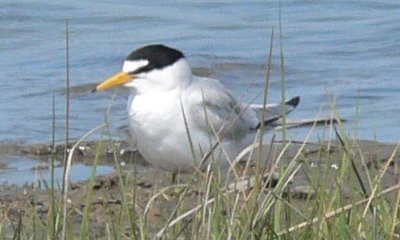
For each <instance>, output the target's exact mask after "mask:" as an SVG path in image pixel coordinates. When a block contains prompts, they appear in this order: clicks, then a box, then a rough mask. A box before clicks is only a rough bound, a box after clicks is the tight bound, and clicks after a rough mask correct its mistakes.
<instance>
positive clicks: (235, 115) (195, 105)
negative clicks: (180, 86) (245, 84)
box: [184, 78, 259, 138]
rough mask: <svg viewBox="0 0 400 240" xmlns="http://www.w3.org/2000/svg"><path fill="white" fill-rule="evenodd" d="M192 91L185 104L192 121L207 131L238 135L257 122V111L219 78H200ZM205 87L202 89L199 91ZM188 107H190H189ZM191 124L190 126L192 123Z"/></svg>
mask: <svg viewBox="0 0 400 240" xmlns="http://www.w3.org/2000/svg"><path fill="white" fill-rule="evenodd" d="M191 88H192V89H193V90H191V91H188V95H187V96H186V101H187V104H190V106H191V107H185V106H184V107H185V111H187V110H188V111H190V112H188V114H187V116H189V117H190V118H191V121H190V122H191V123H193V124H196V127H197V128H200V129H202V130H203V131H204V132H206V133H207V134H212V135H215V133H218V135H219V137H224V138H238V137H242V136H243V135H245V134H246V133H247V132H249V131H251V129H254V127H256V126H257V124H258V122H259V120H258V117H257V114H256V113H255V112H254V111H253V110H252V109H251V108H249V107H246V106H243V105H242V104H240V103H238V102H237V101H236V100H235V98H234V97H233V95H232V93H231V92H230V91H229V90H228V89H226V88H225V87H224V86H223V85H221V84H220V83H219V82H218V81H217V80H214V79H209V78H201V79H199V78H197V81H196V82H194V83H192V86H191ZM199 89H201V91H199ZM186 109H187V110H186ZM189 127H190V126H189Z"/></svg>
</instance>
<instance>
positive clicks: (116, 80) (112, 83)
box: [94, 72, 133, 91]
mask: <svg viewBox="0 0 400 240" xmlns="http://www.w3.org/2000/svg"><path fill="white" fill-rule="evenodd" d="M131 80H133V76H132V75H129V74H128V73H126V72H119V73H117V74H115V75H114V76H112V77H110V78H109V79H107V80H105V81H104V82H102V83H100V84H99V85H97V86H96V88H95V90H94V91H103V90H107V89H110V88H113V87H118V86H121V85H123V84H125V83H127V82H129V81H131Z"/></svg>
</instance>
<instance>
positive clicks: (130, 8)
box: [0, 0, 400, 143]
mask: <svg viewBox="0 0 400 240" xmlns="http://www.w3.org/2000/svg"><path fill="white" fill-rule="evenodd" d="M399 10H400V3H398V1H395V0H392V1H335V3H333V1H282V30H283V32H282V34H283V51H284V56H285V58H284V60H285V79H286V81H287V89H286V90H287V96H294V95H301V96H302V100H301V104H300V106H299V107H298V109H297V110H296V111H295V112H293V115H291V117H292V118H309V117H316V116H317V115H318V113H319V112H320V108H321V106H323V107H324V109H325V110H324V112H326V111H327V108H326V106H329V105H330V102H331V101H333V100H332V99H335V101H336V103H337V110H338V112H339V113H340V115H341V116H342V117H343V118H345V119H347V120H348V122H347V123H346V127H347V130H348V132H349V133H350V134H352V135H355V134H357V136H358V137H361V138H366V139H374V138H376V139H377V140H380V141H385V142H397V141H398V140H399V133H400V124H399V122H400V121H399V116H400V106H399V103H400V94H399V90H400V82H399V81H398V79H397V78H398V77H399V76H400V14H399V12H400V11H399ZM278 16H279V2H278V1H219V2H218V3H214V2H212V1H202V2H198V1H175V2H174V3H170V2H166V1H165V2H164V1H159V2H157V1H134V2H133V1H120V2H118V3H114V2H113V1H100V2H99V1H85V2H82V1H76V0H75V1H65V2H61V1H55V2H53V1H43V0H39V1H10V0H2V1H1V2H0V49H1V53H0V54H1V58H0V88H1V89H2V91H1V94H0V114H1V115H0V142H28V143H30V142H47V141H49V140H50V139H51V129H52V96H54V97H55V102H56V137H57V139H58V140H61V139H63V137H64V112H65V99H64V98H65V79H66V67H65V65H66V60H65V54H66V53H65V22H66V19H69V28H70V34H69V35H70V36H69V39H70V77H71V85H72V86H73V94H72V95H73V97H72V99H71V104H72V106H71V135H72V136H73V137H75V138H77V137H80V136H82V135H83V134H84V133H86V132H87V131H88V130H90V129H92V128H94V127H95V126H97V125H99V124H100V123H102V122H103V120H104V112H105V111H106V108H107V107H108V105H109V104H110V102H111V100H110V99H111V98H112V96H113V93H112V92H106V93H97V94H90V89H91V87H92V86H94V84H95V83H98V82H100V81H102V80H103V79H105V78H106V77H108V76H109V75H111V74H113V73H115V72H116V71H118V70H119V69H120V67H121V63H122V59H123V58H124V57H125V56H126V55H127V54H128V53H129V52H130V51H131V50H133V49H135V48H137V47H140V46H143V45H145V44H148V43H164V44H167V45H171V46H173V47H176V48H179V49H181V50H182V51H184V52H185V53H186V56H187V57H188V58H189V60H190V62H191V64H192V66H193V67H194V68H196V69H197V70H198V71H196V72H200V73H202V74H209V75H210V76H211V77H215V78H219V79H221V80H222V81H223V83H224V84H225V85H227V86H229V87H230V88H232V89H233V91H234V92H235V93H236V95H237V96H238V97H239V99H243V100H244V101H251V100H254V96H258V97H256V98H255V100H254V101H255V102H261V101H262V97H261V93H262V88H263V82H264V75H265V74H264V71H263V65H264V64H265V63H266V61H267V60H266V59H267V48H268V44H269V38H270V36H271V29H272V27H274V28H275V36H276V37H275V41H274V46H275V47H274V69H273V75H272V76H273V78H272V80H271V81H272V82H271V88H270V99H269V100H270V101H279V99H280V95H281V90H280V86H281V83H280V69H279V66H280V62H279V61H280V59H279V41H278V39H279V37H277V36H279V32H278V25H279V21H278ZM257 94H258V95H257ZM125 102H126V96H125V94H123V93H121V92H119V93H117V95H116V97H115V98H114V100H113V104H112V106H113V108H112V116H111V117H110V121H111V124H112V129H114V130H115V131H114V134H115V136H116V137H121V133H120V131H119V130H118V129H119V128H120V127H121V126H123V125H124V124H126V117H125V116H126V115H125ZM355 129H358V130H357V131H356V130H355ZM293 137H294V138H297V139H299V140H301V139H303V138H304V135H303V134H302V132H301V131H300V132H296V131H294V132H293Z"/></svg>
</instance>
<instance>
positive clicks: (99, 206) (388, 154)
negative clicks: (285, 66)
mask: <svg viewBox="0 0 400 240" xmlns="http://www.w3.org/2000/svg"><path fill="white" fill-rule="evenodd" d="M98 145H99V143H98V142H96V141H93V142H85V143H84V144H82V145H81V146H79V147H78V151H77V152H76V153H75V154H74V156H75V158H74V162H75V163H77V162H82V163H85V164H88V165H90V164H93V160H94V158H95V156H96V154H99V155H100V157H99V159H100V163H101V164H108V165H110V166H113V165H114V168H117V167H115V164H118V168H120V169H121V174H117V173H116V172H117V171H116V170H115V171H113V173H111V174H108V175H104V176H97V177H95V178H94V182H93V183H92V184H91V183H90V180H86V181H80V182H75V183H72V184H71V185H70V191H69V193H68V203H67V204H68V209H69V212H70V214H71V217H70V218H69V221H70V222H69V224H70V225H71V229H72V231H73V232H75V233H76V234H78V233H79V231H80V226H81V222H82V218H83V214H84V210H85V208H86V207H88V206H86V205H85V202H86V201H85V199H86V197H87V193H88V191H90V190H91V191H93V196H92V200H91V201H90V211H89V216H90V223H89V225H90V231H91V233H92V234H93V236H98V237H102V236H104V235H105V232H106V229H105V226H106V224H105V223H110V222H115V221H116V220H115V219H117V218H118V217H119V214H120V213H121V211H123V210H122V209H121V207H122V206H123V204H121V203H122V202H123V201H126V199H123V197H122V196H123V195H122V194H121V188H120V183H121V181H122V182H124V184H125V186H131V187H130V193H129V194H130V196H134V198H135V199H136V204H135V206H132V203H129V204H128V206H130V207H132V208H134V209H135V212H136V213H137V214H144V210H145V208H146V206H147V204H148V202H149V200H150V198H151V197H152V196H154V194H156V193H158V192H159V191H160V190H161V189H163V188H166V187H168V186H171V184H172V180H171V179H172V177H171V175H172V174H171V173H168V172H164V171H161V170H158V169H155V168H153V167H151V166H149V165H147V164H146V163H145V161H144V160H143V159H142V158H141V156H140V155H139V154H138V153H137V152H134V151H129V150H128V147H127V145H126V143H124V142H119V141H117V142H110V141H105V142H102V143H101V146H100V147H98ZM348 146H349V147H346V148H344V147H342V145H341V143H340V142H339V141H334V142H329V143H328V142H324V143H319V144H316V143H309V144H306V145H305V147H304V149H303V150H302V151H301V154H298V150H299V149H300V148H301V147H302V143H292V144H291V147H290V149H289V150H288V157H287V159H286V160H284V161H282V162H281V163H280V164H286V165H288V164H289V163H290V161H292V159H293V158H294V156H296V155H297V156H298V158H297V159H296V161H298V162H299V163H301V167H300V169H299V171H298V172H297V173H296V174H295V176H294V178H293V180H292V181H291V187H290V190H288V192H287V195H286V196H288V195H290V196H291V197H292V198H295V199H299V200H300V201H301V200H302V199H307V198H312V197H314V196H315V194H316V193H315V191H314V188H313V186H311V185H310V181H309V180H310V176H313V174H318V172H321V171H324V173H325V174H324V177H326V178H330V177H332V178H333V176H334V175H335V174H339V172H340V167H341V164H342V163H341V161H343V158H344V156H352V157H350V158H351V159H353V161H354V163H355V167H356V168H357V171H359V173H360V175H361V178H362V181H363V182H364V183H365V184H366V185H367V183H368V179H367V177H366V176H367V174H366V172H367V171H368V172H369V174H370V176H371V177H374V176H376V175H377V174H379V170H380V169H381V168H382V167H383V166H384V164H386V163H387V161H388V160H389V159H391V163H390V164H389V168H388V170H387V172H386V174H385V175H384V177H383V185H384V186H383V187H388V186H393V185H395V184H397V183H398V182H399V180H400V172H399V170H400V169H399V163H400V154H399V153H398V152H395V149H396V145H394V144H383V143H378V142H374V141H352V142H350V143H349V144H348ZM69 147H70V146H69ZM274 147H275V148H273V147H270V148H269V149H274V151H269V154H268V158H269V159H270V160H268V161H269V166H271V165H273V162H274V160H275V159H276V158H277V155H278V153H279V152H280V150H281V149H282V144H280V143H277V144H275V145H274ZM64 149H65V148H64V146H63V145H62V144H60V145H57V146H56V147H55V148H53V147H52V146H51V145H50V144H35V145H4V144H3V145H1V146H0V154H8V155H23V156H29V157H31V158H33V159H37V160H38V161H48V159H49V158H52V157H56V158H62V156H63V155H64V151H65V150H64ZM67 151H68V150H67ZM263 157H265V158H267V157H266V156H263ZM115 159H117V162H116V161H115ZM0 167H1V168H4V167H6V166H3V165H0ZM327 171H328V172H329V173H326V172H327ZM132 176H134V177H132ZM188 176H189V175H185V174H181V175H179V176H178V179H177V180H176V181H177V183H178V184H180V183H183V184H185V183H187V179H188ZM274 178H275V180H277V179H279V175H277V174H275V177H274ZM58 184H60V183H58ZM50 186H51V185H50V183H49V182H45V181H42V182H41V183H40V184H37V183H35V184H34V183H27V184H24V185H20V186H18V185H13V184H7V183H3V184H2V185H0V218H1V219H2V222H3V228H4V229H5V230H6V231H5V232H6V233H7V234H8V236H10V238H11V237H12V236H14V235H13V234H14V233H15V226H16V225H17V223H18V221H27V219H29V218H28V217H29V216H30V214H31V213H32V211H34V212H35V213H36V214H37V215H38V217H39V218H40V219H42V221H43V222H44V223H47V221H48V217H49V210H50V208H51V200H50V199H51V194H50V189H51V188H50ZM270 186H271V185H270ZM329 187H334V183H333V184H332V186H329ZM55 189H56V191H55V194H56V199H60V190H59V189H60V185H57V186H56V187H55ZM57 189H58V190H57ZM176 190H177V188H175V187H174V188H173V189H171V190H170V191H166V193H165V196H164V197H161V198H157V200H156V202H154V203H153V204H152V206H153V207H151V208H149V211H148V212H147V215H146V216H147V217H146V220H147V221H148V222H149V223H151V224H150V226H154V229H153V230H154V231H157V229H158V230H159V229H160V228H161V227H162V226H163V224H164V223H165V220H166V218H167V217H168V216H169V214H167V213H170V212H171V211H172V210H173V209H174V206H175V204H176V202H177V201H178V199H177V197H176V196H177V193H176ZM328 190H329V189H327V191H328ZM199 194H202V193H201V192H198V191H197V190H196V188H195V186H193V189H192V193H191V194H187V196H188V197H192V198H198V197H199ZM344 194H345V195H350V194H351V189H350V188H349V189H345V190H344ZM193 202H196V201H193ZM125 217H126V216H125ZM122 222H124V224H122V225H121V226H120V227H121V229H122V231H124V230H126V232H127V233H126V234H127V236H129V233H128V232H129V231H128V229H129V228H130V227H131V226H129V221H127V220H126V221H122ZM27 224H30V223H27Z"/></svg>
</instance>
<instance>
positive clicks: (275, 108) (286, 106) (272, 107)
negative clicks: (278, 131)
mask: <svg viewBox="0 0 400 240" xmlns="http://www.w3.org/2000/svg"><path fill="white" fill-rule="evenodd" d="M299 102H300V97H299V96H296V97H293V98H291V99H289V100H287V101H285V102H282V103H274V104H267V105H265V106H263V105H262V104H251V105H250V108H251V109H253V110H254V111H255V112H256V114H257V116H258V119H260V122H259V123H258V124H257V126H256V127H255V129H258V128H260V127H261V125H262V124H264V126H268V127H276V126H279V125H280V124H281V119H282V116H283V111H285V113H286V114H289V113H290V112H291V111H293V110H294V109H295V108H296V107H297V105H298V104H299ZM263 112H264V113H263Z"/></svg>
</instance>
